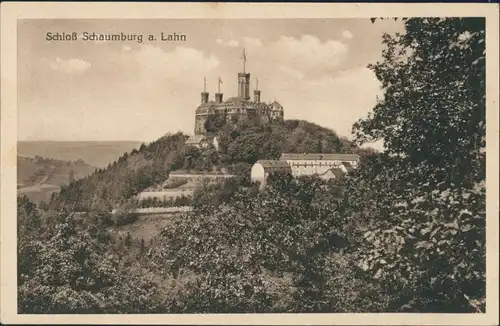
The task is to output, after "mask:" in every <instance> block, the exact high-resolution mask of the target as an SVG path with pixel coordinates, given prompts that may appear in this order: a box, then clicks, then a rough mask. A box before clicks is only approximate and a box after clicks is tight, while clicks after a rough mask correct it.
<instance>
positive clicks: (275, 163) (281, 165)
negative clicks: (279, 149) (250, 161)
mask: <svg viewBox="0 0 500 326" xmlns="http://www.w3.org/2000/svg"><path fill="white" fill-rule="evenodd" d="M257 163H259V164H260V165H262V167H263V168H264V169H267V168H271V169H273V168H274V169H290V166H289V165H288V163H287V162H285V161H280V160H259V161H257V162H256V163H255V164H257Z"/></svg>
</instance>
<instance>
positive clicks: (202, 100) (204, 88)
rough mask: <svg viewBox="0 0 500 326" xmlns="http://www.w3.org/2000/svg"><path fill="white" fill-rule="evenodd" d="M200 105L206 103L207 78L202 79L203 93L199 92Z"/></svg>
mask: <svg viewBox="0 0 500 326" xmlns="http://www.w3.org/2000/svg"><path fill="white" fill-rule="evenodd" d="M201 103H202V104H204V103H208V92H207V77H205V78H203V92H201Z"/></svg>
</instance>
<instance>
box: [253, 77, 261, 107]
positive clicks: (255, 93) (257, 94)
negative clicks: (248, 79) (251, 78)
mask: <svg viewBox="0 0 500 326" xmlns="http://www.w3.org/2000/svg"><path fill="white" fill-rule="evenodd" d="M253 101H254V102H255V103H260V91H259V78H257V79H256V80H255V90H254V91H253Z"/></svg>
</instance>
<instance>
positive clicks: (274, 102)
mask: <svg viewBox="0 0 500 326" xmlns="http://www.w3.org/2000/svg"><path fill="white" fill-rule="evenodd" d="M274 104H277V105H278V106H279V107H280V109H282V108H283V105H281V104H280V103H279V102H278V101H273V102H271V103H270V104H269V105H270V106H274Z"/></svg>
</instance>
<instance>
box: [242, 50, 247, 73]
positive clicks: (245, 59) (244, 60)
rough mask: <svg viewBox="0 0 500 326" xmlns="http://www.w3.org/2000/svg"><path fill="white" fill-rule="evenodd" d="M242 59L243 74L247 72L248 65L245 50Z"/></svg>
mask: <svg viewBox="0 0 500 326" xmlns="http://www.w3.org/2000/svg"><path fill="white" fill-rule="evenodd" d="M241 58H242V59H243V72H245V65H246V63H247V55H246V53H245V48H243V56H242V57H241Z"/></svg>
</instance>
